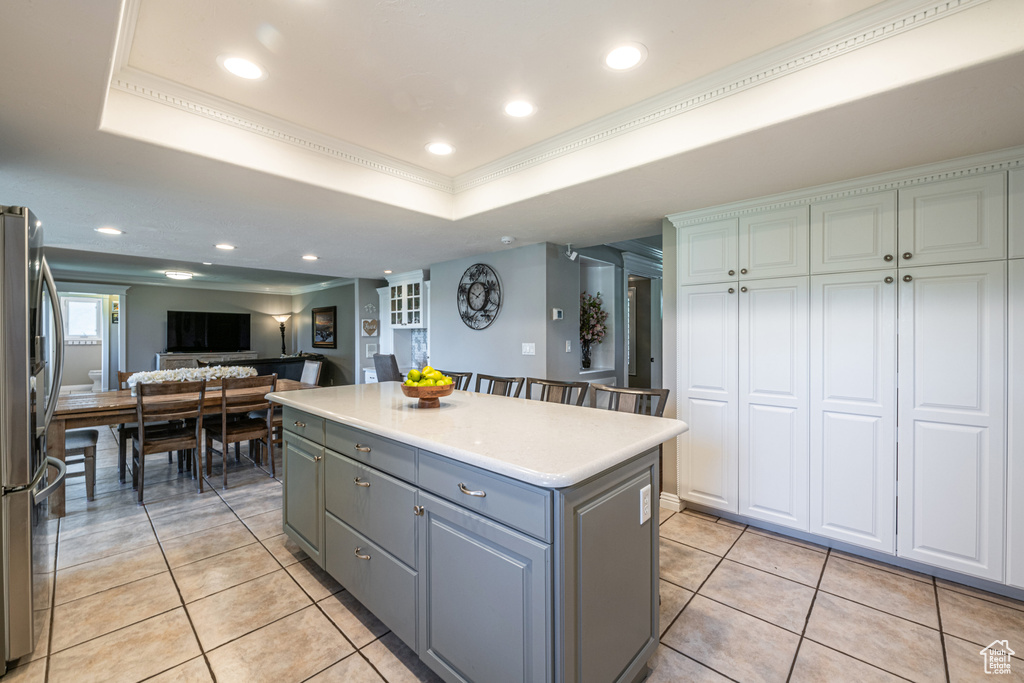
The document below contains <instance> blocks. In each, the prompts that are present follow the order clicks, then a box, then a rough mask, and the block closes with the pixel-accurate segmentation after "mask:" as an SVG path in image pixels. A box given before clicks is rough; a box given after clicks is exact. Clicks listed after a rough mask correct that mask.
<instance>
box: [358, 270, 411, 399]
mask: <svg viewBox="0 0 1024 683" xmlns="http://www.w3.org/2000/svg"><path fill="white" fill-rule="evenodd" d="M387 284H388V283H387V280H365V279H361V280H356V307H355V330H354V331H355V337H354V341H355V349H356V358H355V367H356V368H357V370H358V372H357V377H356V378H355V383H356V384H362V383H363V372H362V370H363V368H372V367H373V358H372V357H370V358H367V357H366V346H367V345H368V344H374V345H375V346H376V347H377V352H378V353H379V352H380V324H379V323H380V319H381V311H380V295H378V294H377V288H378V287H385V286H387ZM369 304H373V311H374V312H373V313H369V312H367V310H366V306H367V305H369ZM428 306H429V303H428ZM363 320H377V321H378V325H377V335H376V336H374V337H364V336H363V331H362V321H363Z"/></svg>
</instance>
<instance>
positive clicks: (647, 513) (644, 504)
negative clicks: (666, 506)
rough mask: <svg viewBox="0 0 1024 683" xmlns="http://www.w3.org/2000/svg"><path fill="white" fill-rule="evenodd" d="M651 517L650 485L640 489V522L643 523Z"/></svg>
mask: <svg viewBox="0 0 1024 683" xmlns="http://www.w3.org/2000/svg"><path fill="white" fill-rule="evenodd" d="M650 518H651V485H650V484H648V485H647V486H645V487H643V488H642V489H640V523H641V524H643V523H644V522H646V521H647V520H649V519H650Z"/></svg>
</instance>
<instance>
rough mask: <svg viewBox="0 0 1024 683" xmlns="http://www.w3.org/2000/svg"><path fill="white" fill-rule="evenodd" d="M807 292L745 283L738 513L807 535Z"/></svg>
mask: <svg viewBox="0 0 1024 683" xmlns="http://www.w3.org/2000/svg"><path fill="white" fill-rule="evenodd" d="M808 287H809V282H808V278H806V277H795V278H780V279H776V280H768V281H754V282H745V283H742V285H741V288H740V311H739V313H740V338H739V359H740V363H739V377H740V380H739V423H740V439H739V442H740V443H739V503H740V509H739V512H740V514H743V515H749V516H750V517H754V518H757V519H762V520H765V521H769V522H774V523H776V524H782V525H785V526H790V527H795V528H798V529H803V530H804V531H806V530H807V529H808V496H809V492H808V466H809V464H808V449H807V439H808V435H807V403H808V402H807V393H808V387H807V370H808V363H807V337H808V300H807V292H808ZM744 290H746V291H744Z"/></svg>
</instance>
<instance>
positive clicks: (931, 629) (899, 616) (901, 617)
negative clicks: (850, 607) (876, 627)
mask: <svg viewBox="0 0 1024 683" xmlns="http://www.w3.org/2000/svg"><path fill="white" fill-rule="evenodd" d="M820 592H822V593H824V594H825V595H831V596H832V597H834V598H839V599H840V600H846V601H847V602H852V603H853V604H855V605H860V606H861V607H867V608H868V609H871V610H874V611H876V612H881V613H882V614H888V615H889V616H890V617H896V618H897V619H902V620H903V621H909V622H910V623H911V624H916V625H917V626H921V627H923V628H926V629H928V630H930V631H938V630H940V629H938V628H936V627H935V626H929V625H928V624H922V623H921V622H920V621H915V620H913V619H908V618H907V617H904V616H902V615H899V614H896V613H895V612H889V611H887V610H884V609H882V608H881V607H874V606H873V605H869V604H867V603H865V602H860V601H859V600H854V599H853V598H848V597H846V596H845V595H840V594H839V593H833V592H832V591H829V590H824V589H821V591H820Z"/></svg>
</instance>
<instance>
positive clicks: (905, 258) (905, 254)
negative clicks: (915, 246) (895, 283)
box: [903, 251, 914, 261]
mask: <svg viewBox="0 0 1024 683" xmlns="http://www.w3.org/2000/svg"><path fill="white" fill-rule="evenodd" d="M913 257H914V255H913V254H911V253H910V252H909V251H905V252H903V260H904V261H909V260H910V259H911V258H913Z"/></svg>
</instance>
